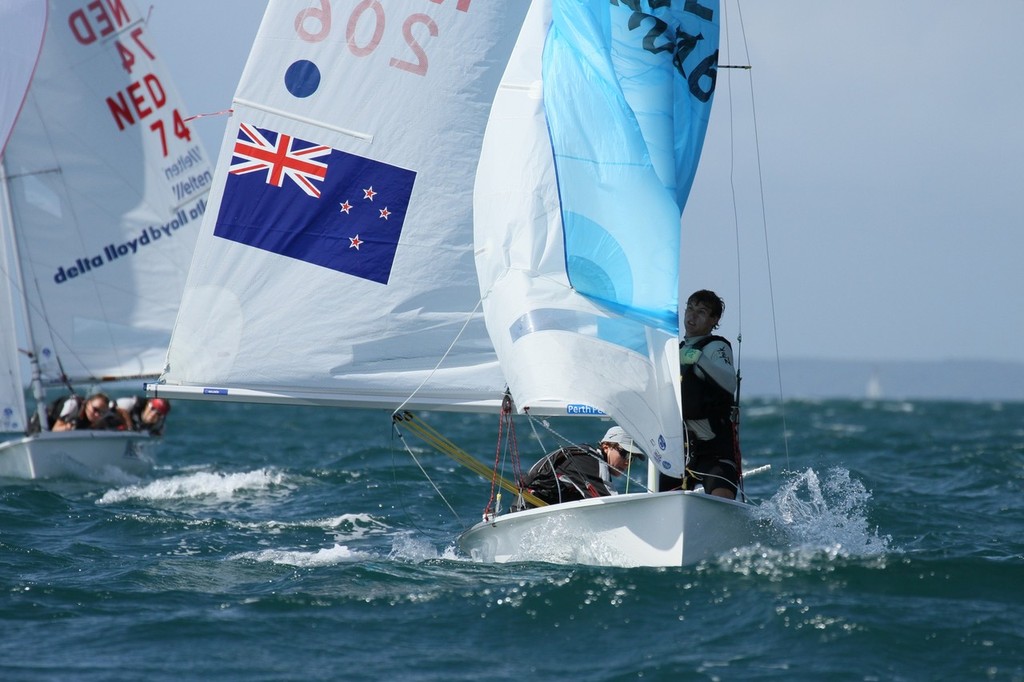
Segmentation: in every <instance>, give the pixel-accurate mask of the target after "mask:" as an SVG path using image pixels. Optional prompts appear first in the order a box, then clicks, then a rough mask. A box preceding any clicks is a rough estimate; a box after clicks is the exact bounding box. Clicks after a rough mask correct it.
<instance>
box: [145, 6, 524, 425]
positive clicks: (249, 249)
mask: <svg viewBox="0 0 1024 682" xmlns="http://www.w3.org/2000/svg"><path fill="white" fill-rule="evenodd" d="M528 6H529V2H528V1H527V0H512V1H506V2H482V1H481V0H432V1H430V2H427V1H425V0H404V1H393V2H387V3H382V2H377V1H370V2H361V3H359V4H357V5H353V3H328V2H321V3H310V2H295V1H284V0H280V1H272V2H271V3H270V5H269V6H268V8H267V11H266V14H265V16H264V19H263V23H262V25H261V27H260V30H259V34H258V35H257V37H256V40H255V43H254V45H253V49H252V52H251V54H250V57H249V61H248V63H247V65H246V68H245V71H244V73H243V76H242V79H241V82H240V84H239V87H238V91H237V93H236V95H235V102H234V113H233V116H232V118H231V121H230V123H229V125H228V130H227V133H226V135H225V138H224V142H223V145H222V148H221V150H220V156H219V159H218V167H217V173H216V174H215V180H214V188H213V192H212V195H211V200H210V209H209V211H208V214H207V218H206V220H205V222H204V224H203V230H202V235H201V237H200V241H199V245H198V248H197V257H196V259H195V261H194V262H193V266H192V270H191V272H190V275H189V280H188V283H187V287H186V291H185V296H184V299H183V301H182V306H181V310H180V313H179V317H178V321H177V324H176V327H175V331H174V335H173V339H172V342H171V347H170V350H169V352H168V370H167V372H166V374H165V375H164V377H163V383H162V384H160V385H159V386H156V387H155V389H156V390H158V391H159V392H160V394H162V395H163V394H166V395H175V394H178V395H182V394H185V395H188V394H192V395H196V394H206V395H212V396H214V397H216V398H217V399H222V400H223V399H228V400H230V399H244V400H274V401H304V402H323V403H333V404H348V405H378V406H388V407H397V406H398V405H399V404H401V403H402V401H403V400H405V399H406V398H408V397H409V396H410V395H413V394H415V395H414V396H413V400H412V401H411V402H410V403H409V405H414V406H432V407H445V406H456V407H458V408H460V409H462V408H474V407H485V406H494V405H497V402H496V401H497V400H498V399H500V396H501V393H502V391H503V388H504V380H503V378H502V377H501V374H500V372H499V369H498V365H497V361H496V359H495V356H494V351H493V348H492V346H491V344H490V341H489V339H488V337H487V334H486V330H485V329H484V326H483V319H482V313H481V312H480V311H479V291H478V288H477V284H476V274H475V270H474V262H473V243H472V217H471V211H472V186H473V175H474V172H475V170H476V164H477V158H478V155H479V150H480V141H481V138H482V136H483V129H484V126H485V124H486V120H487V115H488V111H489V107H490V103H491V100H492V98H493V94H494V90H495V88H496V87H497V84H498V80H499V79H500V77H501V74H502V71H503V69H504V67H505V64H506V62H507V59H508V55H509V53H510V52H511V50H512V46H513V44H514V42H515V39H516V36H517V35H518V32H519V28H520V25H521V23H522V19H523V17H524V15H525V13H526V10H527V8H528ZM453 344H454V346H453ZM449 347H451V348H450V350H449ZM428 379H429V381H427V380H428ZM424 382H426V383H424Z"/></svg>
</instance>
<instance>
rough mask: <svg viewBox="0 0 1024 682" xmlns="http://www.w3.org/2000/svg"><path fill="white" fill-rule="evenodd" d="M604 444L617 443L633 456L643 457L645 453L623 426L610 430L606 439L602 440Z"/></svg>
mask: <svg viewBox="0 0 1024 682" xmlns="http://www.w3.org/2000/svg"><path fill="white" fill-rule="evenodd" d="M601 442H602V443H615V444H616V445H618V446H619V447H621V448H622V449H623V450H625V451H626V452H628V453H630V454H631V455H638V456H640V457H643V455H644V451H643V450H641V449H640V448H638V447H637V446H636V443H635V442H634V441H633V437H632V436H630V435H629V434H628V433H626V431H625V429H623V428H622V427H621V426H613V427H612V428H610V429H608V433H606V434H604V438H602V439H601Z"/></svg>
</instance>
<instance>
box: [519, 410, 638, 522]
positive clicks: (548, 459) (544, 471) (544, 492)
mask: <svg viewBox="0 0 1024 682" xmlns="http://www.w3.org/2000/svg"><path fill="white" fill-rule="evenodd" d="M643 457H644V453H643V451H642V450H641V449H640V448H639V447H637V445H636V444H635V443H634V442H633V439H632V438H631V437H630V436H629V434H627V433H626V432H625V430H623V429H622V427H621V426H613V427H612V428H610V429H608V432H607V433H605V434H604V438H602V439H601V445H600V447H599V448H595V447H593V446H591V445H579V446H576V445H573V446H566V447H564V448H559V449H558V450H555V451H554V452H551V453H549V454H547V455H545V456H544V457H542V458H541V459H540V460H539V461H538V462H537V463H536V464H534V465H533V466H532V467H530V470H529V471H528V472H527V473H526V475H525V476H523V481H522V484H523V488H524V489H525V490H527V491H528V492H530V493H532V494H533V495H536V496H537V497H539V498H540V499H542V500H544V501H545V502H547V503H548V504H558V503H559V502H569V501H571V500H582V499H586V498H588V497H602V496H604V495H614V494H615V491H614V490H612V486H611V479H612V478H613V477H615V476H619V475H621V474H622V473H623V472H625V471H626V470H627V469H628V468H629V462H630V460H632V459H634V458H635V459H643Z"/></svg>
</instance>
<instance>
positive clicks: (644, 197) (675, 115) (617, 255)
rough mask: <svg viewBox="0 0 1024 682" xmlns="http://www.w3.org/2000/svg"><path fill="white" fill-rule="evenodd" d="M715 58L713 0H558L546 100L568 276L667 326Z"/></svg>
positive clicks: (672, 320)
mask: <svg viewBox="0 0 1024 682" xmlns="http://www.w3.org/2000/svg"><path fill="white" fill-rule="evenodd" d="M651 5H659V6H658V7H652V6H651ZM661 5H664V6H661ZM717 61H718V2H717V0H701V1H700V2H696V1H695V0H685V1H684V0H671V2H654V3H652V2H650V0H632V1H630V2H625V0H618V1H617V0H554V2H553V11H552V24H551V30H550V33H549V36H548V41H547V44H546V46H545V51H544V63H543V76H544V107H545V114H546V115H547V119H548V124H549V128H550V133H551V142H552V148H553V150H554V155H555V168H556V171H557V175H558V188H559V198H560V200H561V204H562V221H563V228H564V237H565V250H566V271H567V274H568V277H569V281H570V282H571V283H572V285H573V287H574V288H575V289H576V290H577V291H579V292H580V293H582V294H584V295H586V296H589V297H591V298H592V299H594V300H595V301H597V302H599V303H601V304H602V305H605V306H607V307H610V308H612V309H613V310H616V311H618V312H620V313H621V314H624V315H626V316H628V317H631V318H633V319H636V320H639V321H641V322H644V323H646V324H650V325H653V326H656V327H658V328H661V329H664V330H666V331H669V332H678V308H679V301H678V282H679V242H680V236H679V233H680V217H681V215H682V210H683V207H684V205H685V203H686V197H687V195H688V194H689V191H690V186H691V185H692V183H693V178H694V175H695V174H696V169H697V162H698V159H699V157H700V151H701V147H702V146H703V142H704V135H705V132H706V131H707V124H708V118H709V116H710V109H711V101H712V97H713V94H714V86H715V75H716V68H717Z"/></svg>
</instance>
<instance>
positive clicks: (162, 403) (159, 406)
mask: <svg viewBox="0 0 1024 682" xmlns="http://www.w3.org/2000/svg"><path fill="white" fill-rule="evenodd" d="M149 405H150V407H152V408H153V409H154V410H156V413H157V414H159V415H161V416H163V417H166V416H167V413H168V412H170V411H171V404H170V403H169V402H167V401H166V400H164V399H163V398H152V399H151V400H150V401H149Z"/></svg>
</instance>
